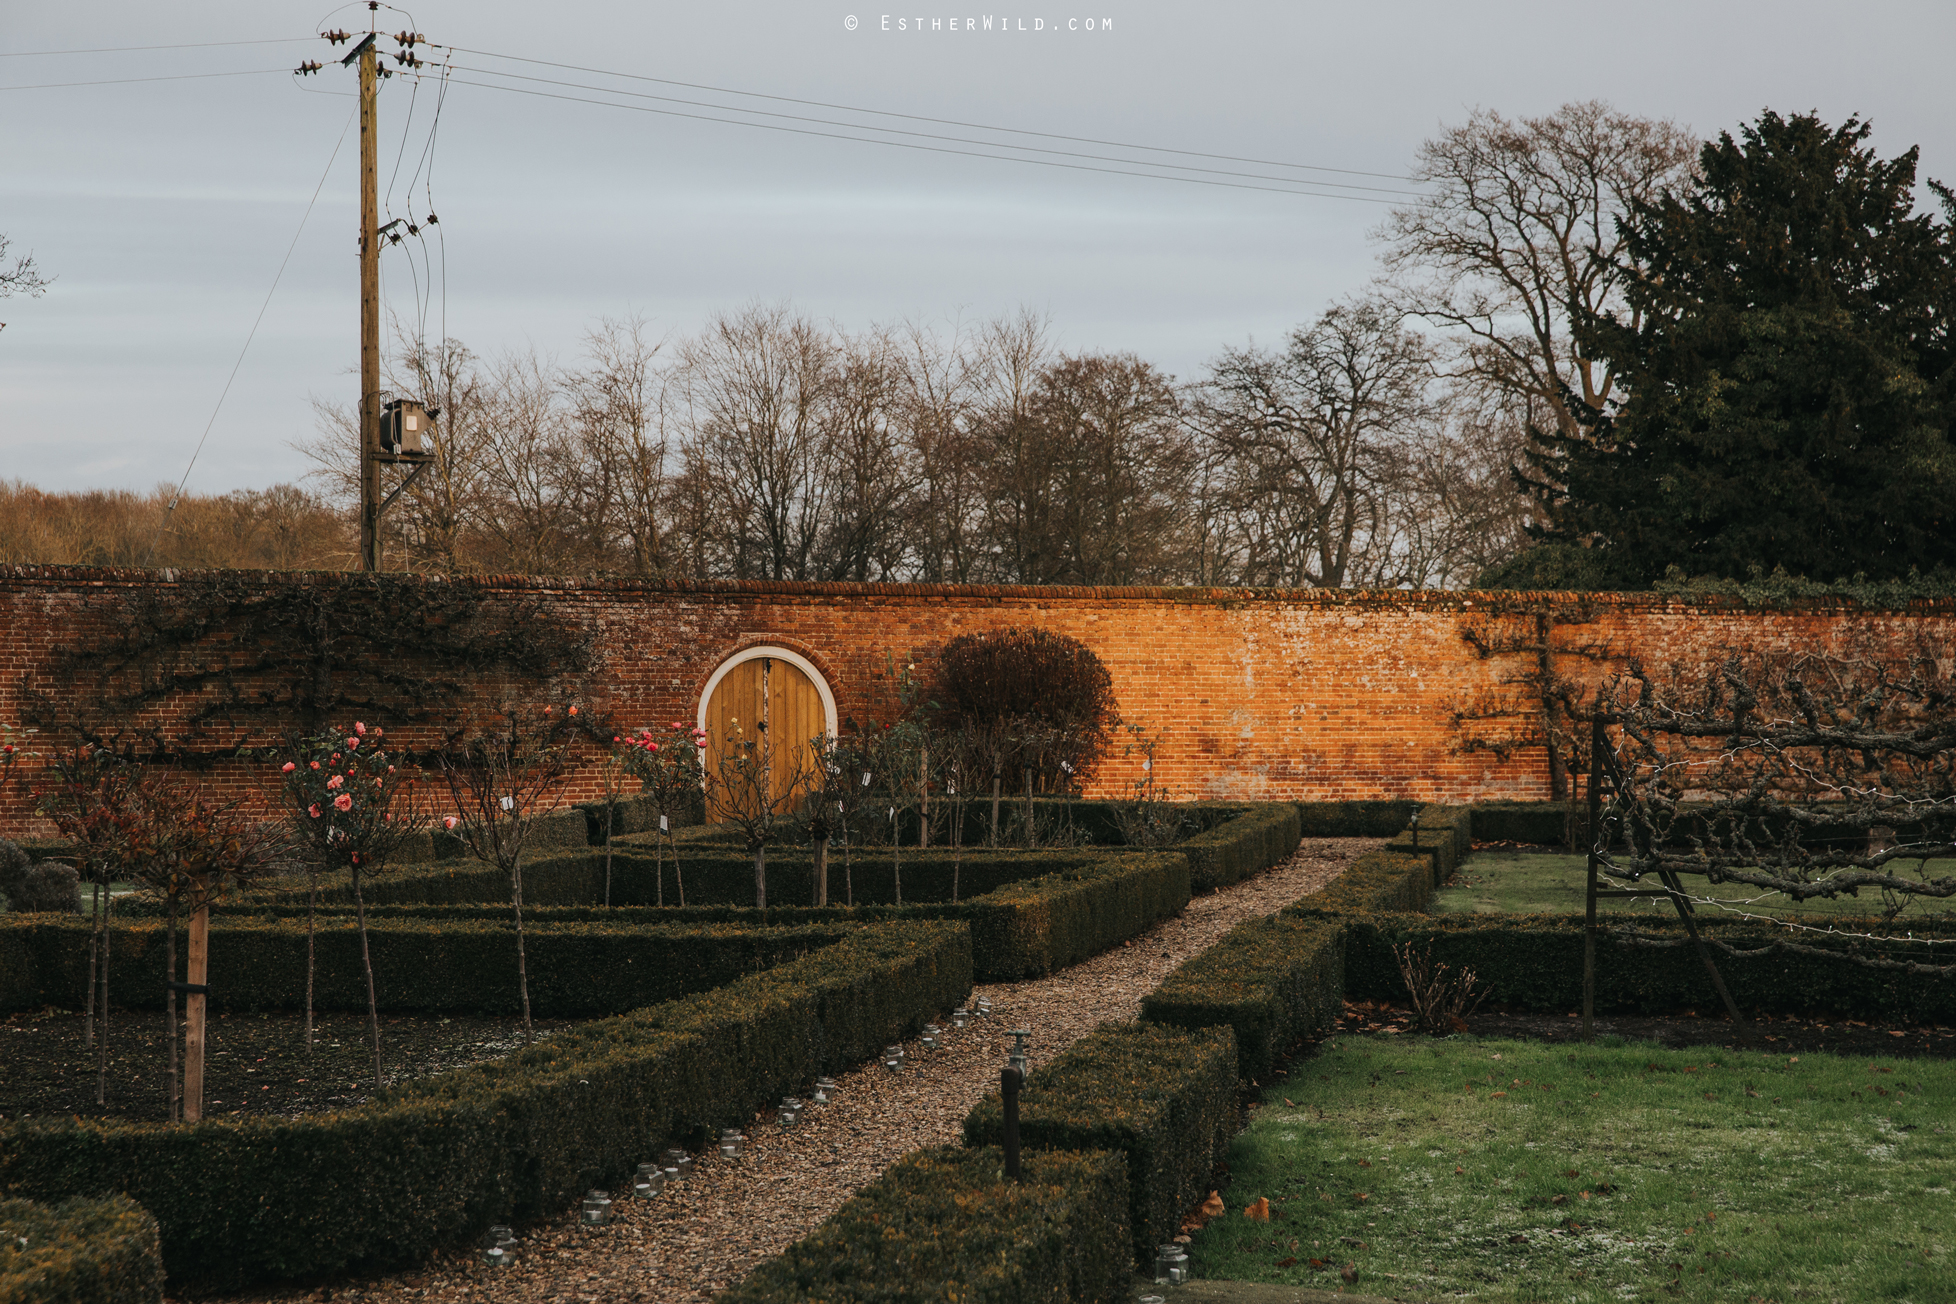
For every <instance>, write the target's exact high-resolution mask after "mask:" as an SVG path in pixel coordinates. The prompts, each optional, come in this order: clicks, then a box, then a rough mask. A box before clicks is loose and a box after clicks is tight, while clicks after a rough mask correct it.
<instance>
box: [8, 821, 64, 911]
mask: <svg viewBox="0 0 1956 1304" xmlns="http://www.w3.org/2000/svg"><path fill="white" fill-rule="evenodd" d="M80 888H81V875H80V874H77V873H76V872H75V870H74V868H73V867H72V866H69V865H63V864H61V863H59V862H57V861H52V860H43V861H40V862H38V863H36V862H35V861H34V860H33V858H32V857H30V856H29V855H28V853H27V852H25V851H23V850H22V849H21V848H20V847H19V846H18V845H16V844H15V843H12V842H9V841H7V840H6V839H5V838H0V910H15V911H23V912H28V911H32V912H46V911H54V912H58V913H60V914H68V915H72V914H76V913H78V912H79V911H80V910H81V897H80V895H79V893H80Z"/></svg>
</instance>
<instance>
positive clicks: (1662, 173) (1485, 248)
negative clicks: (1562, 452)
mask: <svg viewBox="0 0 1956 1304" xmlns="http://www.w3.org/2000/svg"><path fill="white" fill-rule="evenodd" d="M1697 152H1698V142H1697V141H1695V140H1693V139H1692V138H1691V136H1690V134H1689V133H1688V132H1686V131H1685V130H1684V129H1683V128H1682V127H1679V126H1678V125H1677V124H1675V123H1672V122H1669V121H1663V120H1653V119H1650V118H1638V117H1632V116H1630V115H1629V114H1625V113H1620V112H1618V111H1617V110H1615V109H1613V108H1611V107H1610V106H1609V105H1607V104H1605V103H1603V102H1601V101H1599V100H1588V101H1584V102H1581V103H1575V104H1565V105H1563V106H1562V107H1561V108H1559V109H1557V110H1556V111H1555V112H1554V113H1551V114H1548V115H1546V116H1544V117H1539V118H1521V119H1519V120H1510V119H1508V118H1505V117H1503V116H1501V115H1500V114H1499V113H1495V112H1493V111H1492V110H1488V109H1481V110H1478V111H1476V112H1475V113H1474V114H1473V115H1472V116H1471V117H1469V118H1468V120H1467V121H1466V122H1465V123H1464V124H1462V125H1460V126H1455V127H1449V128H1446V129H1445V130H1443V131H1442V132H1441V133H1440V134H1439V135H1438V136H1436V137H1435V138H1433V139H1432V140H1429V141H1427V142H1426V143H1425V144H1424V145H1422V146H1421V147H1420V151H1419V156H1418V160H1417V162H1416V163H1415V164H1414V167H1413V177H1414V179H1415V180H1416V181H1419V182H1421V183H1423V184H1424V185H1425V186H1426V187H1427V188H1428V190H1427V196H1426V198H1424V199H1421V200H1419V201H1417V202H1416V203H1413V204H1411V205H1408V206H1407V207H1405V208H1400V209H1395V210H1394V211H1393V214H1392V216H1391V217H1390V218H1388V219H1387V221H1386V224H1385V226H1384V228H1383V229H1382V230H1381V231H1380V233H1379V234H1380V237H1381V238H1382V239H1383V240H1384V241H1385V242H1386V244H1387V248H1386V252H1385V256H1384V261H1385V267H1386V271H1387V273H1388V275H1389V276H1390V277H1391V281H1390V285H1391V287H1392V293H1393V295H1394V300H1395V302H1396V303H1398V304H1399V305H1400V307H1402V308H1403V309H1404V310H1405V311H1406V312H1408V313H1413V314H1417V315H1419V316H1421V317H1424V318H1425V319H1427V320H1428V321H1430V322H1433V323H1434V324H1436V325H1438V326H1441V327H1445V328H1448V329H1450V330H1451V331H1454V332H1456V333H1457V335H1458V337H1459V347H1458V349H1457V351H1456V352H1455V353H1454V355H1453V356H1452V358H1451V360H1450V364H1451V365H1450V368H1449V370H1450V373H1451V374H1452V375H1453V376H1455V377H1456V378H1458V379H1461V380H1465V381H1469V382H1471V383H1472V384H1473V385H1476V386H1484V387H1491V388H1494V389H1498V390H1502V391H1506V392H1509V393H1511V394H1513V395H1515V396H1517V397H1519V398H1520V399H1522V400H1524V401H1525V402H1526V403H1527V404H1529V405H1533V406H1535V407H1537V408H1539V413H1537V412H1530V413H1529V414H1528V415H1529V416H1531V417H1535V416H1538V415H1539V416H1540V417H1545V418H1547V420H1550V421H1553V422H1554V424H1555V426H1556V427H1557V428H1558V429H1559V430H1560V431H1561V432H1562V433H1563V434H1565V435H1574V434H1576V433H1577V431H1578V423H1577V422H1576V420H1575V418H1574V416H1573V415H1572V414H1571V413H1570V411H1569V410H1568V406H1567V404H1566V402H1565V399H1564V394H1565V392H1573V393H1574V394H1576V395H1577V396H1578V397H1579V398H1580V399H1581V400H1582V401H1583V402H1584V403H1586V404H1589V405H1590V406H1592V407H1596V406H1600V405H1601V404H1602V402H1603V401H1604V399H1605V398H1606V397H1607V396H1608V395H1609V393H1610V391H1611V388H1612V377H1611V373H1610V371H1609V368H1608V367H1607V365H1606V364H1604V363H1602V362H1599V361H1598V360H1597V359H1594V358H1588V357H1584V356H1583V355H1582V353H1581V351H1580V350H1579V349H1578V348H1577V346H1576V342H1575V339H1574V337H1573V335H1572V334H1571V332H1570V329H1569V305H1570V304H1571V303H1572V302H1574V303H1578V304H1580V305H1581V306H1582V307H1583V309H1584V310H1586V311H1590V312H1602V311H1607V310H1610V309H1612V308H1616V307H1620V306H1621V304H1622V300H1621V297H1620V294H1619V289H1620V281H1621V276H1622V272H1621V270H1620V268H1619V266H1618V259H1617V254H1618V252H1619V251H1620V247H1621V241H1622V237H1621V235H1620V233H1619V231H1618V229H1617V225H1616V221H1617V218H1618V217H1620V216H1622V215H1624V214H1625V213H1627V212H1628V211H1629V208H1630V205H1631V204H1632V203H1633V202H1636V201H1640V200H1649V199H1651V198H1653V197H1655V196H1656V195H1657V194H1658V193H1659V192H1660V191H1661V190H1663V189H1664V188H1665V187H1667V186H1671V185H1674V184H1676V183H1677V182H1679V181H1681V180H1683V179H1684V178H1685V177H1686V176H1688V175H1689V173H1690V170H1691V168H1692V166H1693V160H1694V159H1695V158H1696V157H1697ZM1543 424H1545V423H1543Z"/></svg>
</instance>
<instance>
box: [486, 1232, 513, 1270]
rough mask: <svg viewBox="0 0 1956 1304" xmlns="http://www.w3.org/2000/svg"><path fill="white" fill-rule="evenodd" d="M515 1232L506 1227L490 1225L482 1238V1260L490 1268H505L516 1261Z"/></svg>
mask: <svg viewBox="0 0 1956 1304" xmlns="http://www.w3.org/2000/svg"><path fill="white" fill-rule="evenodd" d="M515 1244H516V1233H515V1232H514V1231H512V1230H511V1229H509V1228H508V1227H503V1226H500V1225H498V1226H495V1227H491V1228H490V1229H489V1231H488V1233H487V1234H486V1235H485V1236H483V1238H482V1261H483V1263H485V1264H487V1265H488V1266H489V1267H491V1268H507V1267H509V1266H510V1265H511V1264H513V1263H515V1262H516V1250H515V1249H514V1248H513V1247H514V1246H515Z"/></svg>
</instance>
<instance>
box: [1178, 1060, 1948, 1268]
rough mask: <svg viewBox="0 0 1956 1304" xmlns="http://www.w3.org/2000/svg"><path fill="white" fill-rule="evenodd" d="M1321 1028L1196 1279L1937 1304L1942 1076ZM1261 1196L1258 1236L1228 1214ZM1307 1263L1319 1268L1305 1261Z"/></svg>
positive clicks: (1204, 1251) (1256, 1122)
mask: <svg viewBox="0 0 1956 1304" xmlns="http://www.w3.org/2000/svg"><path fill="white" fill-rule="evenodd" d="M1616 1040H1617V1044H1616V1045H1613V1046H1609V1045H1604V1044H1602V1043H1601V1042H1599V1043H1598V1044H1597V1045H1596V1046H1593V1047H1578V1048H1577V1049H1576V1050H1575V1051H1573V1052H1572V1051H1571V1050H1570V1049H1569V1048H1568V1046H1567V1045H1566V1044H1565V1045H1559V1046H1549V1045H1544V1044H1541V1043H1536V1042H1514V1041H1493V1040H1485V1041H1484V1040H1479V1039H1476V1038H1471V1037H1455V1038H1450V1039H1447V1040H1444V1041H1434V1040H1430V1039H1427V1038H1415V1037H1411V1036H1406V1037H1389V1036H1374V1037H1339V1038H1337V1039H1336V1041H1335V1042H1332V1043H1327V1044H1326V1046H1325V1048H1324V1049H1323V1051H1322V1052H1321V1053H1320V1054H1319V1056H1318V1057H1317V1058H1316V1059H1313V1060H1310V1061H1307V1062H1305V1063H1303V1064H1302V1065H1300V1067H1299V1068H1298V1070H1297V1071H1296V1073H1295V1074H1294V1075H1293V1076H1292V1077H1291V1078H1290V1079H1289V1080H1288V1081H1286V1082H1283V1083H1280V1084H1279V1085H1277V1086H1275V1087H1272V1088H1271V1089H1270V1090H1269V1091H1267V1092H1265V1093H1264V1096H1263V1103H1262V1105H1261V1107H1260V1108H1259V1109H1258V1110H1257V1111H1256V1112H1255V1114H1254V1115H1253V1121H1252V1122H1251V1123H1250V1125H1249V1127H1248V1128H1247V1129H1246V1130H1245V1131H1244V1132H1243V1133H1242V1135H1241V1136H1239V1137H1238V1138H1237V1141H1236V1143H1235V1145H1234V1147H1233V1148H1232V1150H1231V1152H1230V1169H1231V1176H1230V1181H1231V1185H1230V1188H1229V1189H1228V1190H1227V1191H1225V1192H1224V1198H1225V1200H1226V1201H1227V1203H1228V1206H1229V1210H1228V1212H1227V1213H1226V1214H1225V1215H1224V1216H1222V1217H1220V1218H1218V1219H1216V1220H1215V1221H1213V1222H1211V1223H1210V1224H1209V1225H1208V1226H1206V1227H1205V1228H1203V1229H1202V1230H1201V1231H1200V1232H1197V1233H1196V1234H1195V1236H1194V1238H1193V1239H1194V1243H1193V1244H1192V1245H1191V1246H1190V1253H1191V1255H1192V1257H1193V1259H1194V1262H1195V1267H1196V1271H1197V1275H1199V1276H1202V1277H1210V1278H1230V1279H1236V1280H1245V1281H1265V1282H1279V1283H1289V1284H1297V1285H1316V1286H1319V1287H1321V1288H1329V1289H1335V1288H1337V1287H1338V1286H1339V1285H1340V1281H1339V1276H1338V1271H1339V1269H1340V1268H1341V1267H1343V1266H1344V1265H1345V1264H1347V1263H1350V1264H1353V1265H1354V1266H1355V1267H1356V1269H1357V1272H1358V1285H1357V1287H1356V1289H1358V1290H1361V1291H1364V1290H1368V1289H1369V1290H1372V1291H1376V1292H1378V1293H1380V1294H1390V1295H1402V1294H1403V1295H1408V1296H1413V1297H1426V1296H1431V1297H1435V1298H1438V1297H1445V1296H1453V1297H1461V1298H1472V1299H1477V1300H1489V1301H1510V1300H1512V1301H1521V1300H1530V1301H1533V1300H1555V1301H1563V1300H1570V1301H1583V1302H1587V1301H1596V1302H1598V1304H1601V1302H1602V1301H1619V1300H1660V1301H1667V1300H1676V1299H1683V1300H1703V1301H1708V1302H1709V1301H1739V1302H1741V1304H1744V1302H1747V1301H1754V1300H1760V1301H1764V1300H1773V1301H1781V1302H1782V1304H1784V1302H1787V1301H1792V1300H1795V1299H1813V1300H1840V1301H1861V1300H1893V1301H1912V1302H1914V1304H1925V1302H1927V1301H1951V1300H1956V1193H1952V1188H1956V1169H1952V1165H1953V1164H1956V1130H1952V1129H1956V1064H1951V1063H1949V1062H1947V1061H1942V1060H1867V1059H1852V1060H1849V1059H1838V1058H1835V1057H1833V1056H1830V1055H1820V1054H1811V1055H1802V1056H1798V1057H1788V1056H1784V1055H1778V1056H1775V1055H1767V1054H1760V1053H1754V1052H1744V1053H1741V1052H1737V1051H1724V1050H1706V1049H1703V1048H1698V1049H1693V1050H1685V1051H1675V1050H1666V1049H1664V1048H1662V1047H1660V1046H1657V1045H1655V1044H1653V1043H1637V1042H1633V1043H1624V1042H1622V1041H1621V1040H1620V1039H1616ZM1259 1197H1266V1198H1268V1199H1269V1201H1270V1205H1271V1208H1272V1211H1273V1217H1272V1219H1271V1221H1269V1222H1260V1221H1252V1220H1250V1219H1247V1218H1245V1217H1244V1216H1243V1212H1242V1211H1243V1209H1244V1207H1245V1206H1247V1205H1249V1204H1251V1203H1252V1202H1254V1201H1255V1200H1257V1199H1258V1198H1259ZM1314 1261H1318V1262H1317V1264H1314Z"/></svg>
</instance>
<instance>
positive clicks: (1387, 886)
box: [1284, 851, 1434, 916]
mask: <svg viewBox="0 0 1956 1304" xmlns="http://www.w3.org/2000/svg"><path fill="white" fill-rule="evenodd" d="M1433 888H1434V882H1433V862H1432V860H1431V859H1430V858H1429V857H1427V856H1424V855H1421V856H1411V855H1395V854H1393V853H1392V852H1388V851H1368V852H1367V853H1366V854H1364V855H1362V856H1360V857H1359V858H1358V859H1357V860H1354V861H1353V862H1352V863H1351V865H1350V867H1349V868H1347V869H1346V870H1345V872H1344V873H1343V874H1340V875H1339V876H1338V878H1337V880H1336V881H1335V882H1333V883H1331V884H1330V885H1329V886H1327V887H1325V888H1324V889H1323V890H1321V891H1318V892H1313V893H1312V894H1311V895H1310V896H1307V897H1304V898H1302V899H1301V900H1299V901H1297V902H1295V903H1293V904H1292V905H1289V906H1286V907H1285V909H1284V913H1286V914H1310V915H1316V916H1333V915H1346V914H1365V913H1367V912H1370V911H1377V910H1423V909H1425V908H1426V903H1427V901H1428V900H1429V899H1430V898H1431V897H1432V895H1433Z"/></svg>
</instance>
